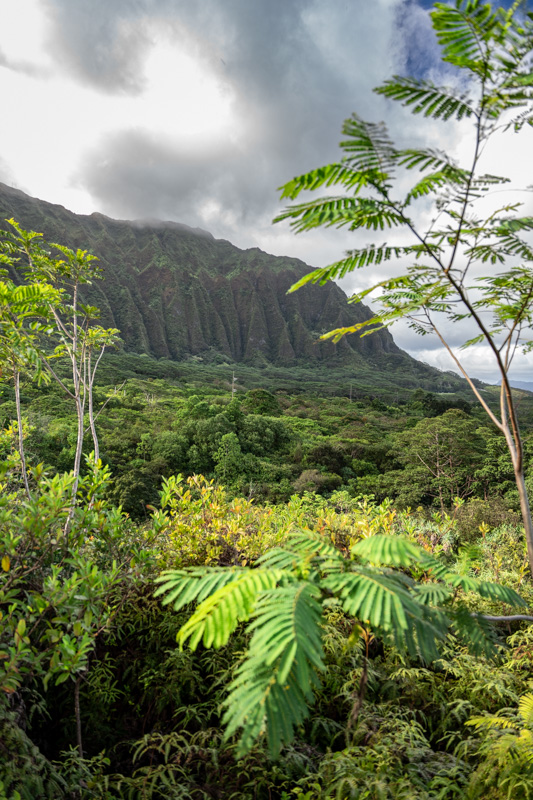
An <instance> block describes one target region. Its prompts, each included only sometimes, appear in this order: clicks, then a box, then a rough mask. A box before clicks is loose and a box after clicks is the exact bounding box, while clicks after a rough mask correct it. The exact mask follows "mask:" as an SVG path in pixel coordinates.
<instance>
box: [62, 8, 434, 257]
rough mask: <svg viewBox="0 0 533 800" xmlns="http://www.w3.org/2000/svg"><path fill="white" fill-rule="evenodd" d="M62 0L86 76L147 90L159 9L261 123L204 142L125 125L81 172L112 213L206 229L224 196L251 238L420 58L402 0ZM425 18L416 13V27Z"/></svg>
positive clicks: (244, 112)
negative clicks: (386, 84)
mask: <svg viewBox="0 0 533 800" xmlns="http://www.w3.org/2000/svg"><path fill="white" fill-rule="evenodd" d="M49 3H50V5H51V7H52V8H53V9H54V13H55V21H56V27H55V34H54V41H55V43H56V45H57V48H58V52H59V53H60V54H61V58H65V59H67V58H68V59H70V63H71V64H72V65H74V66H75V69H76V70H77V74H78V75H79V76H80V79H82V80H84V81H85V82H88V83H92V84H95V85H98V86H99V85H102V86H105V88H106V89H107V90H109V91H130V92H134V91H138V90H139V89H140V87H141V86H142V66H143V60H144V58H145V56H146V52H147V50H148V48H149V46H150V42H149V36H148V35H147V34H146V33H144V34H143V31H144V27H143V26H145V23H146V20H147V19H148V16H149V17H150V20H151V21H152V24H153V23H154V21H156V22H157V24H159V25H161V26H164V28H165V31H166V32H167V34H168V33H169V32H170V33H171V35H172V38H173V41H174V43H175V46H176V47H177V48H182V49H184V50H186V51H187V52H194V53H195V54H196V56H197V57H200V58H202V59H204V60H205V61H206V62H208V64H209V66H210V68H211V69H212V70H216V72H217V74H218V76H219V78H220V81H221V82H223V83H224V84H225V85H227V86H228V87H230V89H231V91H232V94H233V96H234V98H235V99H234V114H235V117H236V119H237V120H240V121H242V122H243V124H245V128H246V131H247V134H246V136H245V137H244V138H241V139H240V140H239V142H238V143H234V142H233V143H231V142H220V143H215V144H214V145H212V146H210V148H209V150H206V151H204V152H201V153H199V152H195V151H191V150H188V151H187V150H184V149H180V148H179V147H178V146H177V145H176V146H175V147H173V146H171V145H170V146H169V143H168V142H167V141H162V140H161V141H158V140H157V138H156V137H154V136H148V135H146V134H143V133H142V132H140V131H131V130H124V131H122V132H120V133H118V134H115V135H114V136H113V137H108V138H106V139H104V140H103V141H101V142H100V143H99V144H98V147H97V148H95V149H94V150H93V152H92V153H90V154H87V156H86V157H85V160H84V164H83V167H82V169H81V170H80V172H79V174H78V176H77V180H78V183H79V184H80V185H82V186H84V187H86V188H88V189H89V191H90V192H91V194H92V195H93V197H94V198H95V201H96V203H97V204H98V206H99V207H101V208H102V210H104V211H105V212H106V213H108V214H111V215H113V214H118V215H120V216H126V217H142V216H145V217H146V216H149V217H153V216H160V215H161V216H164V217H167V218H172V219H177V220H178V221H184V222H187V223H188V224H193V225H198V224H199V225H204V226H205V219H204V218H202V209H205V207H206V205H208V204H209V203H211V204H215V205H216V206H219V207H220V208H222V209H224V212H223V213H222V214H221V216H220V218H218V219H216V218H214V219H213V220H212V223H211V224H212V227H214V230H213V232H214V233H215V235H221V236H225V237H226V238H232V237H233V238H234V240H235V237H237V238H238V241H237V242H236V243H237V244H239V243H240V242H243V243H247V242H251V241H252V240H253V236H254V233H253V228H254V225H256V226H257V225H264V224H266V220H267V218H269V219H271V218H272V216H273V215H274V213H275V212H276V210H277V209H278V204H277V193H276V187H277V186H279V185H280V184H281V183H283V182H285V181H287V180H288V179H290V178H291V177H292V176H293V175H295V174H298V173H300V172H303V171H306V170H308V169H310V168H312V167H314V166H318V165H320V164H321V163H324V162H326V163H327V162H328V161H331V160H334V159H335V158H336V157H337V142H338V140H339V138H340V127H341V124H342V121H343V119H344V118H345V117H346V116H348V115H349V114H350V113H351V111H352V110H354V109H355V108H357V109H358V111H359V112H360V113H361V114H362V115H366V116H369V117H375V115H376V113H377V114H378V116H380V115H381V116H382V115H383V111H384V103H383V101H382V100H381V99H380V98H377V97H376V96H375V95H373V94H372V92H371V88H372V86H374V85H376V84H377V83H379V82H380V81H381V80H383V79H384V78H385V77H386V76H387V75H389V74H390V73H391V71H392V68H393V66H397V65H398V64H400V65H401V64H402V63H404V62H405V60H406V58H407V55H406V52H405V51H404V50H403V49H402V48H399V47H398V48H392V47H391V46H390V45H391V42H392V39H393V33H394V30H395V26H397V25H401V24H403V23H402V22H401V20H400V22H398V19H397V12H398V8H399V7H403V6H404V5H405V3H403V2H401V0H377V2H374V3H372V4H368V3H367V2H366V0H356V2H354V3H351V4H347V3H346V2H344V0H332V2H329V3H328V5H327V8H326V7H325V6H324V4H323V3H321V2H319V1H318V0H292V2H290V3H287V2H286V0H255V2H253V3H250V2H249V0H225V2H223V3H222V2H220V0H205V2H202V3H197V4H191V3H186V2H184V0H183V2H168V1H167V0H151V1H150V0H142V1H140V2H137V3H132V2H130V0H128V2H120V0H118V1H117V2H114V3H113V4H109V3H104V2H100V0H92V2H91V4H90V6H91V9H92V11H91V14H90V15H89V14H88V13H87V9H88V4H87V3H81V4H74V5H73V4H72V3H70V2H67V0H49ZM404 16H405V15H404ZM405 18H406V19H407V18H408V17H405ZM417 20H418V21H419V22H420V20H421V21H422V24H425V23H424V20H425V12H422V11H420V10H418V14H417ZM419 22H417V23H416V24H415V22H413V21H412V20H411V21H410V23H409V24H410V27H409V30H410V31H411V30H413V29H415V28H416V25H418V24H419ZM125 31H126V32H127V34H126V33H125ZM128 37H130V39H128ZM135 37H138V40H139V42H140V44H139V47H135V41H136V40H135ZM143 37H144V38H143ZM94 41H96V42H97V47H92V46H91V43H92V42H94ZM177 80H179V76H177ZM137 187H138V188H137ZM195 215H196V216H195ZM231 221H233V222H231Z"/></svg>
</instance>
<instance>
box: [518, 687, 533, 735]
mask: <svg viewBox="0 0 533 800" xmlns="http://www.w3.org/2000/svg"><path fill="white" fill-rule="evenodd" d="M518 713H519V714H520V716H521V717H522V720H523V722H524V725H527V727H528V728H530V729H531V730H533V694H524V695H522V697H521V698H520V700H519V702H518Z"/></svg>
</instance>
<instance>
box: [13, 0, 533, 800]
mask: <svg viewBox="0 0 533 800" xmlns="http://www.w3.org/2000/svg"><path fill="white" fill-rule="evenodd" d="M429 18H430V19H431V24H432V26H433V30H434V33H435V36H436V39H437V41H438V44H439V46H440V48H441V53H442V60H443V63H444V64H445V65H446V67H447V69H449V72H448V73H446V75H447V76H448V78H449V85H448V84H447V85H446V86H444V87H440V86H437V85H435V84H433V83H432V82H430V81H426V80H425V79H419V78H416V77H415V78H404V77H397V76H396V77H394V78H392V79H390V80H387V81H385V83H384V84H382V85H381V86H380V87H378V89H377V90H376V91H377V93H378V95H381V96H383V97H385V98H386V99H387V100H388V101H391V102H392V101H397V102H399V103H400V104H401V105H403V106H405V107H407V110H410V111H411V112H412V113H414V114H418V115H422V116H423V117H426V118H428V117H429V118H431V119H433V120H437V121H439V122H443V123H446V122H448V121H450V120H452V121H453V120H455V121H456V122H463V121H466V122H467V123H468V124H469V125H470V131H471V135H472V152H473V158H472V160H471V163H470V166H467V167H464V166H460V165H459V164H458V163H456V161H455V160H454V159H453V158H451V157H449V156H448V155H447V154H446V153H444V152H443V151H441V150H437V149H434V148H432V147H404V146H403V145H399V144H396V143H395V141H394V140H393V138H392V136H391V135H390V134H389V132H388V129H387V127H386V126H385V124H384V123H374V122H366V121H364V120H363V119H362V118H360V117H359V116H358V115H357V114H353V115H352V116H351V117H349V118H348V119H347V120H346V121H345V123H344V125H343V136H344V139H343V141H342V142H341V144H340V147H341V151H342V155H341V157H340V159H339V160H338V161H337V162H335V163H330V164H329V165H326V166H324V167H318V168H316V169H313V170H311V171H310V172H306V173H304V174H301V175H299V176H296V177H294V178H293V179H291V180H290V181H288V182H287V183H286V184H284V185H283V186H282V187H281V189H280V191H281V197H282V200H287V201H288V202H289V205H288V206H287V207H286V208H285V209H284V210H283V211H282V212H280V214H279V215H278V216H277V218H276V220H275V221H276V222H278V223H279V222H289V224H290V225H292V227H293V229H294V230H295V231H296V232H304V231H308V230H311V229H316V228H321V227H333V228H343V227H346V226H348V228H349V229H350V230H351V231H360V230H364V231H368V232H371V234H372V236H373V237H374V238H373V239H372V241H371V242H370V243H368V244H366V245H362V246H360V247H358V248H356V249H353V250H350V251H348V252H347V253H345V255H344V257H342V258H341V259H340V260H338V261H336V262H335V263H333V264H331V265H329V266H327V267H320V268H315V269H314V270H313V269H311V268H309V267H307V265H305V264H304V263H303V262H302V261H299V260H298V259H295V258H285V257H274V256H269V255H268V254H266V253H264V252H263V251H262V250H259V249H258V248H250V249H248V250H240V249H239V248H237V247H234V246H233V245H231V244H230V243H229V242H228V241H226V240H222V239H215V238H214V237H212V236H211V235H210V234H208V233H206V232H205V231H202V230H198V229H192V228H189V227H187V226H183V225H180V224H177V223H162V222H147V221H140V222H124V221H122V222H120V221H116V220H112V219H110V218H108V217H104V216H103V215H101V214H91V215H89V216H83V215H76V214H73V213H72V212H69V211H67V210H66V209H64V208H62V207H60V206H56V205H53V204H51V203H47V202H44V201H40V200H37V199H35V198H31V197H29V196H28V195H26V194H25V193H23V192H21V191H19V190H18V189H14V188H13V187H9V186H4V185H1V186H0V211H1V217H2V219H3V220H4V221H3V222H2V226H1V228H2V229H1V230H0V369H1V372H0V800H40V799H41V798H43V800H90V799H91V798H94V799H95V800H163V798H176V799H178V798H179V799H180V800H182V799H183V800H189V799H190V800H233V799H235V800H236V798H239V800H242V799H244V800H278V799H279V800H291V798H292V799H293V800H295V799H296V798H300V800H330V799H331V800H345V798H346V799H350V800H351V799H352V798H353V800H359V799H360V800H364V798H369V799H371V800H402V799H404V800H462V799H463V798H466V800H476V799H477V798H486V799H487V800H488V799H489V798H493V800H504V799H507V798H508V799H510V798H513V800H526V798H530V797H532V796H533V685H532V676H533V671H532V659H533V632H532V631H533V628H532V622H533V615H532V613H531V607H532V604H533V582H532V575H533V522H532V517H531V509H530V505H529V498H530V497H532V492H533V458H532V457H533V394H531V392H528V391H527V390H526V389H524V388H516V386H515V385H514V383H515V382H514V381H513V380H512V379H511V367H512V365H513V359H515V357H516V355H517V353H519V352H521V351H523V353H524V354H525V355H526V356H527V354H528V352H530V351H531V350H532V349H533V341H532V340H531V339H530V338H529V337H530V336H531V329H532V325H533V268H532V266H531V264H532V263H533V250H532V249H531V245H530V237H531V231H532V230H533V218H532V217H531V216H529V215H528V214H527V208H526V209H525V210H524V209H523V208H522V204H521V203H520V202H516V203H507V202H504V201H502V204H501V205H500V204H499V203H500V200H499V199H498V198H496V199H494V198H493V194H496V195H498V197H499V194H500V193H502V192H504V191H506V190H505V188H502V187H503V186H504V184H507V183H508V182H509V181H508V179H507V178H505V177H500V176H498V175H494V174H492V173H490V174H489V173H486V172H483V170H482V169H481V168H480V167H479V162H480V160H481V157H482V153H483V149H484V146H485V144H486V143H487V142H488V141H489V140H491V138H492V137H493V136H494V135H496V134H498V135H499V134H500V133H502V132H506V133H507V132H510V134H511V135H514V134H521V133H522V132H523V131H525V132H527V131H528V129H530V128H531V125H532V124H533V114H532V109H531V103H532V101H533V89H532V87H533V74H532V72H531V60H530V59H531V51H532V48H533V17H532V14H531V13H530V12H528V11H527V8H525V4H524V3H522V2H516V3H514V4H512V5H511V7H509V8H508V7H507V6H506V7H505V8H503V7H502V8H493V7H492V5H491V4H488V3H482V2H479V0H456V2H455V4H453V5H447V4H444V3H436V4H435V6H434V8H433V11H432V12H431V15H430V17H429ZM461 70H463V71H464V75H466V78H464V80H463V82H461V81H460V80H459V79H458V78H457V75H458V74H459V72H460V71H461ZM331 187H335V189H336V190H338V191H340V195H338V196H334V197H331V196H330V195H327V196H326V195H324V193H323V190H324V189H325V188H327V189H328V191H329V190H330V189H331ZM406 187H407V188H406ZM316 190H318V193H317V194H312V193H313V192H315V191H316ZM525 191H529V190H525ZM302 193H304V199H303V200H302V197H301V194H302ZM306 193H311V197H310V196H309V194H306ZM487 198H489V202H490V203H492V204H493V206H491V208H490V210H489V211H487V207H488V206H487V203H485V201H486V200H487ZM480 200H481V201H482V202H481V203H479V201H480ZM417 203H421V204H422V211H421V212H420V213H418V214H417V213H415V212H414V211H413V210H412V209H413V207H414V206H416V204H417ZM431 203H433V204H434V205H435V208H436V210H437V211H438V213H437V214H436V217H435V218H434V219H433V220H432V221H431V224H430V225H429V227H428V228H427V229H422V228H421V227H420V225H421V222H420V220H422V222H423V220H424V219H425V216H424V214H425V212H427V207H428V206H427V205H425V204H431ZM484 203H485V204H484ZM419 207H420V206H419ZM426 216H427V214H426ZM398 232H400V233H398ZM385 233H386V235H387V239H386V241H382V242H379V241H377V237H379V236H381V235H382V234H385ZM407 236H409V237H410V238H409V239H407V238H406V237H407ZM394 237H397V239H395V238H394ZM392 240H393V241H392ZM389 262H394V263H395V264H396V266H397V268H398V269H399V270H400V272H398V273H394V274H392V273H391V274H388V273H385V275H384V276H382V275H380V276H378V275H377V269H378V268H380V267H382V266H383V265H384V264H388V263H389ZM356 270H363V271H364V270H367V272H368V274H369V281H368V282H369V284H370V283H372V286H367V287H366V288H360V289H359V290H358V291H357V292H356V293H355V294H354V295H353V296H352V297H351V298H350V299H348V298H347V297H346V295H345V294H344V292H343V291H342V290H341V289H340V288H339V287H338V285H337V284H336V283H335V281H336V280H338V279H342V278H344V277H345V276H346V275H347V274H351V273H353V272H354V271H356ZM372 292H374V294H373V295H372V298H371V300H372V308H370V307H368V306H366V305H364V304H363V302H362V301H366V299H367V298H368V297H369V296H370V295H371V293H372ZM398 320H406V321H407V322H408V324H409V326H410V327H411V328H412V329H413V330H414V331H415V332H416V333H418V334H420V335H422V336H426V335H433V336H437V337H438V339H439V341H440V342H441V344H442V347H443V348H444V349H445V350H446V352H447V353H448V355H449V356H450V358H451V359H452V363H453V364H454V366H455V367H456V369H455V370H454V371H448V372H446V371H441V370H438V369H436V368H434V367H431V366H429V365H427V364H423V363H421V362H419V361H416V360H415V359H414V358H412V357H411V356H409V355H408V354H407V353H405V352H404V351H402V350H401V349H400V348H399V347H398V346H397V345H396V343H395V342H394V340H393V338H392V335H391V333H390V331H389V330H388V328H389V327H390V325H391V324H392V323H394V322H396V321H398ZM463 323H465V324H466V328H463V327H461V325H462V324H463ZM457 330H460V331H464V330H466V331H467V332H466V334H465V336H464V337H463V338H464V340H463V341H462V342H461V346H460V347H459V346H456V342H455V338H454V337H455V332H456V331H457ZM461 335H462V334H461ZM457 336H459V334H457ZM480 345H481V346H483V347H485V348H486V349H487V351H488V352H489V353H490V354H491V355H492V357H493V362H494V364H495V369H496V371H497V374H498V375H499V380H498V382H497V383H494V384H491V385H488V384H485V383H483V382H482V381H480V380H478V379H476V378H475V377H473V376H472V374H471V372H470V371H469V370H468V369H467V366H466V362H465V361H464V360H463V353H464V352H465V351H468V350H469V349H470V350H471V349H472V348H476V347H478V346H480Z"/></svg>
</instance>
